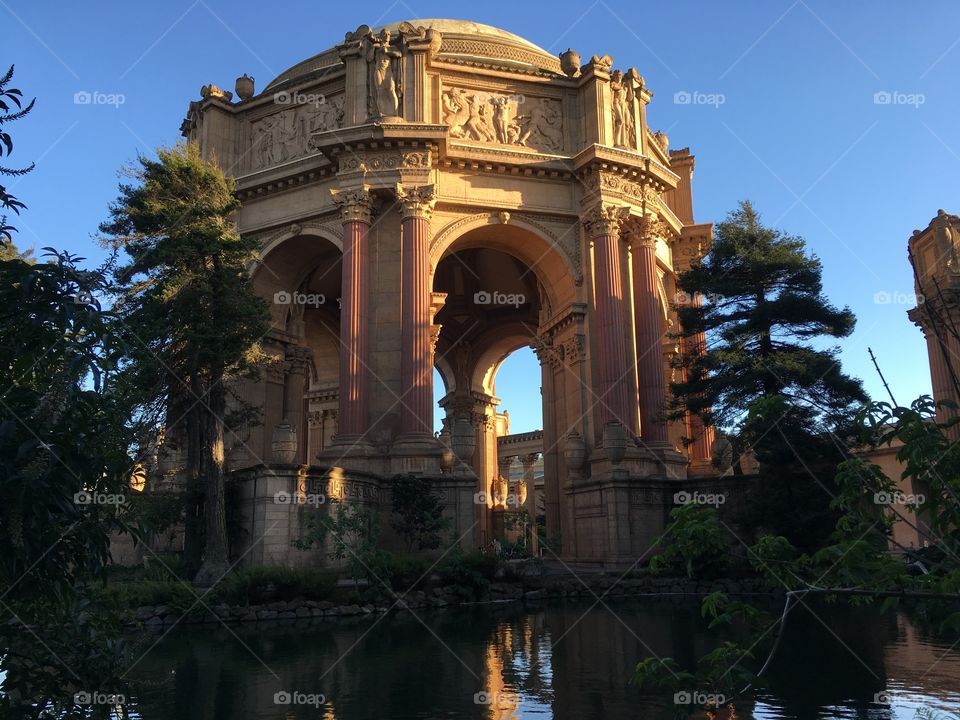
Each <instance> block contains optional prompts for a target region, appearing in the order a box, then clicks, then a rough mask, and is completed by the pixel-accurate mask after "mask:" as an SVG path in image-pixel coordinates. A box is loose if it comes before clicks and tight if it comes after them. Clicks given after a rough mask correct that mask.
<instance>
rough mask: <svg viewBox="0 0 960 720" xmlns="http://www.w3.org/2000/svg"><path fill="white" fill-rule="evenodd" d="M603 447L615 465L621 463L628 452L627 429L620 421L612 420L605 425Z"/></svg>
mask: <svg viewBox="0 0 960 720" xmlns="http://www.w3.org/2000/svg"><path fill="white" fill-rule="evenodd" d="M603 447H604V448H606V450H607V457H609V458H610V462H611V464H613V465H619V464H620V463H621V462H622V461H623V456H624V455H625V454H626V452H627V431H626V429H625V428H624V427H623V425H621V424H620V423H618V422H616V421H615V420H611V421H610V422H608V423H607V424H606V425H604V427H603Z"/></svg>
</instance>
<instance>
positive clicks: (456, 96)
mask: <svg viewBox="0 0 960 720" xmlns="http://www.w3.org/2000/svg"><path fill="white" fill-rule="evenodd" d="M469 117H470V107H469V105H468V104H467V91H466V90H463V89H461V88H452V89H450V90H447V91H446V92H445V93H443V122H444V124H445V125H446V126H447V127H449V128H450V137H455V138H462V137H464V135H466V130H464V127H463V126H464V125H465V124H466V122H467V120H468V119H469Z"/></svg>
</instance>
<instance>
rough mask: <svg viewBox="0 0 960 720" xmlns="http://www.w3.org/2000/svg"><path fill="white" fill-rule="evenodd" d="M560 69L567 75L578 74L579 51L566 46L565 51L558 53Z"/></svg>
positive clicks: (574, 75)
mask: <svg viewBox="0 0 960 720" xmlns="http://www.w3.org/2000/svg"><path fill="white" fill-rule="evenodd" d="M560 69H561V70H563V72H564V74H566V75H567V76H568V77H576V76H577V75H579V74H580V53H578V52H574V51H573V50H572V49H570V48H567V50H566V52H562V53H560Z"/></svg>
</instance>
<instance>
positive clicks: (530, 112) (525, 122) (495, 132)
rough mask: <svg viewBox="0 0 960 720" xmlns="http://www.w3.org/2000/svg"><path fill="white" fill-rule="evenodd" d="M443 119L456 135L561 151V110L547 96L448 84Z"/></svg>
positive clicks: (555, 151) (467, 138)
mask: <svg viewBox="0 0 960 720" xmlns="http://www.w3.org/2000/svg"><path fill="white" fill-rule="evenodd" d="M443 122H444V123H445V124H446V125H447V126H448V127H449V128H450V135H451V136H452V137H455V138H463V139H465V140H475V141H477V142H490V143H499V144H501V145H519V146H521V147H528V148H531V149H533V150H540V151H542V152H547V153H559V152H562V151H563V113H562V112H561V108H560V102H559V101H557V100H553V99H550V98H528V97H525V96H523V95H507V94H498V93H488V92H482V91H474V90H466V89H464V88H450V89H449V90H446V91H445V92H444V93H443Z"/></svg>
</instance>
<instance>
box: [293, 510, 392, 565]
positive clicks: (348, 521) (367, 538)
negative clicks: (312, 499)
mask: <svg viewBox="0 0 960 720" xmlns="http://www.w3.org/2000/svg"><path fill="white" fill-rule="evenodd" d="M303 513H304V514H303V516H302V521H301V525H302V527H303V528H304V532H303V535H302V537H300V538H299V539H297V540H294V541H293V546H294V547H296V548H298V549H300V550H308V549H310V548H312V547H313V546H314V545H317V544H323V545H326V546H327V547H328V548H329V549H328V553H327V555H328V557H329V558H330V559H331V560H336V561H338V562H344V563H345V565H346V568H347V572H349V573H350V576H351V577H352V578H353V579H354V580H359V579H360V578H366V579H367V580H369V581H370V582H371V583H374V582H376V583H380V582H382V580H381V578H382V576H383V571H382V570H381V571H380V572H378V569H380V567H381V566H382V565H383V564H384V563H386V562H388V560H387V556H386V553H384V552H383V551H382V550H380V549H379V548H378V547H377V544H378V540H379V538H380V519H379V516H378V515H377V514H376V513H375V512H374V511H372V510H369V509H367V508H366V507H364V506H362V505H360V504H357V503H342V502H339V501H331V502H330V504H328V505H326V506H325V507H324V508H322V509H318V510H312V509H304V510H303Z"/></svg>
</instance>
